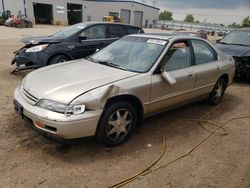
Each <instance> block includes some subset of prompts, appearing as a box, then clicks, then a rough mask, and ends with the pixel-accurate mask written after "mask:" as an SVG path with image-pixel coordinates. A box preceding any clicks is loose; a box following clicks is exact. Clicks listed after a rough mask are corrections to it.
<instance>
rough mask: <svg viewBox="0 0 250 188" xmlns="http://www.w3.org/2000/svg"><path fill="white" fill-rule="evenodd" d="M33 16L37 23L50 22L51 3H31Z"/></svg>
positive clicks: (51, 16) (51, 20)
mask: <svg viewBox="0 0 250 188" xmlns="http://www.w3.org/2000/svg"><path fill="white" fill-rule="evenodd" d="M33 8H34V17H35V22H36V23H37V24H52V23H53V10H52V5H50V4H43V3H33Z"/></svg>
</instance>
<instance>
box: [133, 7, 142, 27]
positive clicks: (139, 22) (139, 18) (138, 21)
mask: <svg viewBox="0 0 250 188" xmlns="http://www.w3.org/2000/svg"><path fill="white" fill-rule="evenodd" d="M142 18H143V12H142V11H135V15H134V25H136V26H139V27H141V26H142Z"/></svg>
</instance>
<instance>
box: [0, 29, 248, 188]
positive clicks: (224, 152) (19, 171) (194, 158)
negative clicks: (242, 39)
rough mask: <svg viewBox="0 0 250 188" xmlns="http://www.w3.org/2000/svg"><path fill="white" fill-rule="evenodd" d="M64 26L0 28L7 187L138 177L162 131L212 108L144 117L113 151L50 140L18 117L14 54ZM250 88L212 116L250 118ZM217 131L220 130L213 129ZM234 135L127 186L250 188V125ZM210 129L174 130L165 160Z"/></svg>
mask: <svg viewBox="0 0 250 188" xmlns="http://www.w3.org/2000/svg"><path fill="white" fill-rule="evenodd" d="M59 29H61V27H53V26H35V28H33V29H14V28H6V27H0V57H1V59H0V63H1V66H0V119H1V121H0V166H1V168H0V182H1V186H2V187H13V186H14V187H39V186H40V187H108V186H110V185H112V184H114V183H117V182H119V181H121V180H123V179H124V178H127V177H130V176H131V175H134V174H135V173H136V172H139V171H141V170H142V169H144V168H145V167H146V166H147V165H148V164H150V163H151V162H152V161H154V160H155V159H156V158H157V156H158V155H159V153H160V151H161V147H162V139H161V136H162V132H163V130H164V129H165V128H167V127H168V126H169V125H170V124H171V123H172V122H174V121H175V120H177V119H180V118H200V117H201V116H202V115H204V114H206V113H207V112H208V111H210V110H211V109H212V107H209V106H207V104H206V103H204V102H201V103H194V104H190V105H187V106H184V107H181V108H179V109H176V110H173V111H170V112H166V113H163V114H160V115H156V116H154V117H151V118H148V119H146V120H144V123H143V125H142V126H141V127H140V128H139V129H138V131H137V132H136V134H134V135H133V136H132V138H131V139H130V140H129V141H128V142H127V143H125V144H123V145H121V146H118V147H115V148H105V147H102V146H100V145H98V144H97V143H96V142H95V140H93V139H80V140H76V141H72V142H67V143H65V142H64V143H62V142H56V141H54V140H51V139H49V138H46V137H44V136H42V135H40V134H38V133H37V132H35V131H34V130H33V129H31V128H30V127H29V126H27V124H26V123H25V122H24V121H23V120H21V119H20V117H18V115H16V114H15V112H14V110H13V105H12V100H13V91H14V88H15V87H16V86H17V85H18V84H20V82H21V80H22V78H23V77H24V76H25V75H26V74H27V72H23V73H20V74H17V75H11V74H9V72H10V71H11V70H12V69H13V67H12V66H11V65H10V61H11V59H12V57H13V54H12V52H13V51H15V50H16V49H18V48H19V47H20V46H21V44H19V43H18V42H16V41H17V40H18V39H20V38H21V37H23V36H30V35H33V36H35V35H48V34H51V33H54V32H55V31H57V30H59ZM249 93H250V87H249V84H247V83H235V84H233V85H232V86H231V87H229V88H228V90H227V92H226V95H225V98H224V100H223V102H222V103H221V105H220V106H219V108H218V109H217V110H216V111H215V112H214V113H212V114H211V115H210V116H209V117H208V119H210V120H213V121H217V122H224V121H226V120H228V119H229V118H232V117H236V116H247V115H250V108H249V105H250V100H249V99H250V97H249ZM210 128H213V127H210ZM227 130H228V132H229V135H228V136H220V135H218V134H215V135H213V136H212V137H211V138H209V139H208V140H207V141H206V142H205V143H203V144H202V145H201V146H200V147H199V148H198V149H197V150H195V151H194V152H193V153H192V154H191V155H188V156H187V157H185V158H183V159H180V160H178V161H177V162H175V163H173V164H171V165H169V166H167V167H165V168H161V169H159V170H156V171H154V172H152V173H150V174H148V175H146V176H144V177H142V178H140V179H137V180H135V181H134V182H132V183H130V184H128V185H126V186H125V187H152V188H154V187H176V188H177V187H178V188H179V187H185V188H186V187H198V188H203V187H204V188H212V187H227V188H235V187H250V171H249V169H250V160H249V156H250V144H249V142H250V125H249V120H246V119H242V120H237V121H233V122H231V123H229V124H228V126H227ZM208 134H209V132H208V131H207V130H205V129H203V128H202V127H201V126H199V125H198V124H197V123H192V122H187V123H181V124H179V125H178V126H175V127H171V128H170V129H169V131H168V132H167V135H166V138H167V150H166V153H165V154H164V156H163V158H162V160H161V161H160V162H159V164H157V165H161V164H164V163H166V162H168V161H170V160H171V159H173V158H175V157H176V156H179V155H181V154H183V153H185V152H186V151H188V150H189V149H190V148H192V147H193V146H194V145H196V144H197V143H198V142H200V141H201V140H202V139H204V137H206V136H207V135H208Z"/></svg>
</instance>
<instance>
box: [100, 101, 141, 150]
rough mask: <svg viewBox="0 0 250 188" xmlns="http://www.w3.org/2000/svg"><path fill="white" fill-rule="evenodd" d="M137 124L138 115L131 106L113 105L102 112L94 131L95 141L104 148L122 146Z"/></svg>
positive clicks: (120, 103) (119, 103)
mask: <svg viewBox="0 0 250 188" xmlns="http://www.w3.org/2000/svg"><path fill="white" fill-rule="evenodd" d="M137 122H138V115H137V113H136V110H135V108H134V106H133V105H132V104H130V103H128V102H117V103H113V104H111V105H110V106H109V107H108V108H107V109H106V110H105V111H104V112H103V115H102V117H101V119H100V121H99V125H98V128H97V131H96V139H97V141H98V142H99V143H100V144H102V145H105V146H115V145H119V144H122V143H124V142H125V141H126V140H127V139H128V138H129V136H130V135H131V133H132V132H133V130H134V128H135V126H136V124H137Z"/></svg>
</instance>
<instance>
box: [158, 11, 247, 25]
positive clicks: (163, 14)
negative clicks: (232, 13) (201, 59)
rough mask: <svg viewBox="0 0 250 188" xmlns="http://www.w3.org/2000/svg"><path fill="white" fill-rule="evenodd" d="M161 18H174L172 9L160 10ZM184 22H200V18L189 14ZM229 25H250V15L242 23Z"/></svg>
mask: <svg viewBox="0 0 250 188" xmlns="http://www.w3.org/2000/svg"><path fill="white" fill-rule="evenodd" d="M159 20H173V13H172V12H170V11H166V10H165V11H162V12H160V15H159ZM183 21H184V22H191V23H200V21H199V20H195V18H194V16H193V14H187V15H186V17H185V19H184V20H183ZM219 25H220V26H225V25H224V24H219ZM228 27H237V28H241V27H250V16H247V17H245V18H244V19H243V20H242V22H241V24H237V23H235V22H234V23H232V24H230V25H228Z"/></svg>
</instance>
